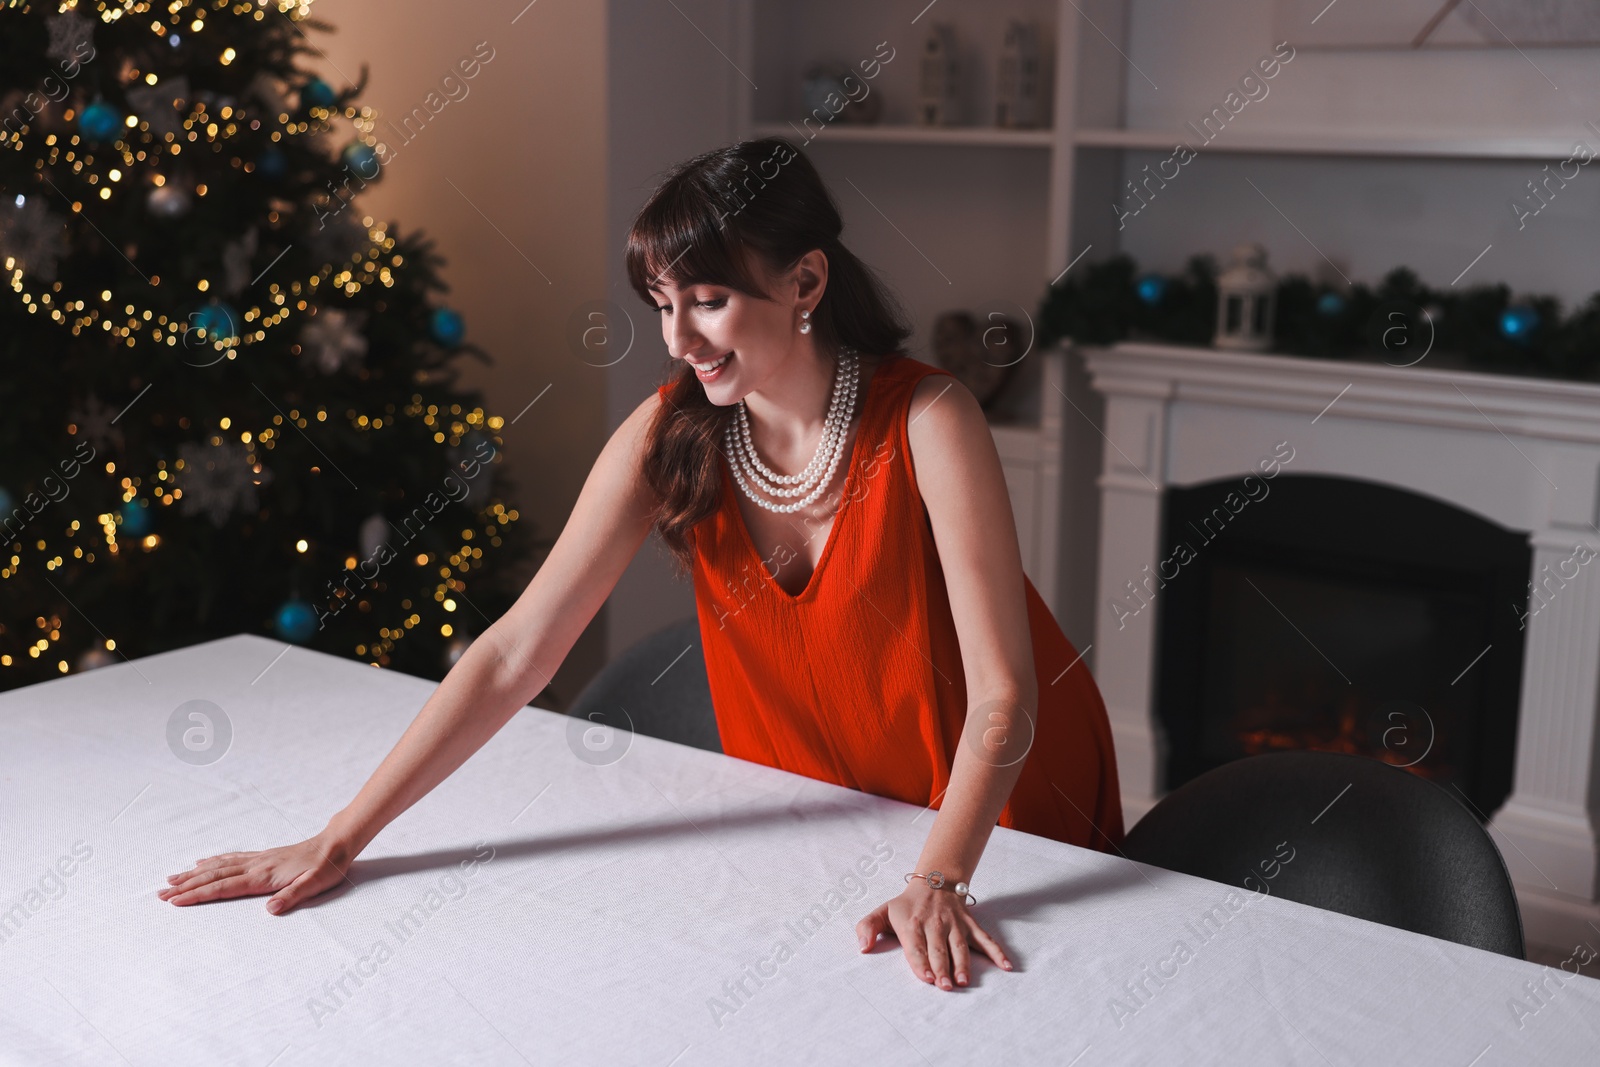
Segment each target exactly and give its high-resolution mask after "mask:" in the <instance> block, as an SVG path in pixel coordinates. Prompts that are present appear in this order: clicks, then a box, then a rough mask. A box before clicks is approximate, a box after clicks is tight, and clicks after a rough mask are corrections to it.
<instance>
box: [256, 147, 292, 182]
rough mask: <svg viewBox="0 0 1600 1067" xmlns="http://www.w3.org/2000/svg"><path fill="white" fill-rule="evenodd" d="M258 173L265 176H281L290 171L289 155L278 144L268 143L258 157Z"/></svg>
mask: <svg viewBox="0 0 1600 1067" xmlns="http://www.w3.org/2000/svg"><path fill="white" fill-rule="evenodd" d="M256 173H257V174H259V175H261V176H262V177H263V178H272V179H278V178H281V177H283V176H284V175H285V174H287V173H289V157H288V156H286V155H284V154H283V149H281V148H279V147H278V146H277V145H268V146H267V147H266V148H264V149H262V150H261V155H259V156H257V157H256Z"/></svg>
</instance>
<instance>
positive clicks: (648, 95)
mask: <svg viewBox="0 0 1600 1067" xmlns="http://www.w3.org/2000/svg"><path fill="white" fill-rule="evenodd" d="M607 6H608V8H609V12H610V17H609V24H608V32H607V48H606V52H607V56H608V62H609V83H610V84H609V93H610V96H609V99H608V101H607V107H606V113H605V121H606V123H607V130H606V154H607V158H608V161H609V186H608V188H607V190H606V236H605V262H604V267H605V279H606V288H605V296H606V298H607V299H609V300H611V301H613V302H614V304H615V305H616V306H617V307H618V308H619V309H620V310H621V312H622V317H621V319H620V320H618V321H613V322H612V323H611V327H612V330H611V332H612V336H613V337H618V336H620V331H624V330H627V329H630V328H631V329H632V331H633V336H634V344H633V348H632V349H631V350H630V351H629V353H628V355H627V356H626V357H624V358H623V359H622V360H621V361H620V362H618V363H617V364H616V365H615V366H613V367H611V368H610V369H609V371H607V372H606V373H607V375H608V381H607V420H606V426H607V430H608V433H609V431H610V430H613V429H615V428H616V427H617V426H618V425H620V424H621V423H622V420H623V419H625V418H627V416H628V413H629V412H631V411H632V410H633V409H634V408H635V407H637V406H638V405H639V402H640V401H642V400H643V399H644V398H645V397H646V396H648V395H649V394H650V391H651V390H652V389H653V388H654V387H655V383H657V382H658V381H660V380H661V378H662V376H663V375H664V373H665V371H666V368H667V365H668V362H669V357H668V355H667V347H666V343H665V342H664V341H663V340H662V339H661V324H660V321H659V320H658V319H657V317H656V316H655V315H654V314H653V313H651V312H649V311H647V310H646V309H645V307H644V304H643V302H642V301H640V299H639V297H638V296H637V295H636V294H635V293H634V291H633V288H632V287H631V286H629V285H628V281H627V276H626V275H625V274H624V272H623V269H622V250H623V244H624V242H625V241H626V240H627V235H628V227H629V225H630V224H631V223H632V221H633V217H634V215H635V214H636V213H637V212H638V210H639V208H640V207H642V206H643V205H644V202H645V200H646V199H648V197H649V195H650V192H651V190H652V189H653V188H654V187H655V185H656V183H657V182H659V181H660V179H661V178H663V177H665V174H666V172H667V170H668V169H670V168H671V167H672V165H673V164H674V163H677V162H678V161H679V160H681V159H685V158H688V157H689V156H692V155H694V154H695V153H697V152H702V151H705V150H706V149H709V148H714V147H716V146H717V145H720V144H723V143H725V142H727V141H731V140H733V139H734V137H735V136H736V135H737V134H736V130H735V127H734V121H735V117H734V113H733V104H734V99H735V97H734V91H733V85H732V79H734V78H737V77H739V74H738V72H737V71H736V70H734V68H733V67H732V66H731V65H730V64H729V63H728V61H727V60H726V59H724V58H723V56H722V55H720V54H718V51H717V49H719V48H720V49H721V50H722V52H724V53H727V54H728V55H729V56H732V55H733V54H734V53H735V52H736V51H737V49H736V47H735V45H734V39H735V37H736V36H737V35H736V34H735V32H734V31H735V24H734V18H735V7H736V5H734V4H733V3H731V2H729V0H674V2H673V3H671V4H664V3H659V2H656V0H610V2H609V4H608V5H607ZM708 37H709V38H710V40H709V41H708V40H707V38H708ZM712 42H715V47H713V44H712ZM694 611H695V603H694V590H693V588H692V587H691V586H690V585H689V583H688V581H687V580H684V581H678V580H676V579H675V578H674V576H673V573H672V568H671V564H670V563H669V561H668V558H667V555H666V549H665V547H664V546H662V544H661V542H660V540H659V539H658V538H657V537H656V536H655V535H654V534H651V535H650V538H649V539H648V540H647V541H646V542H645V544H644V547H643V548H641V549H640V550H639V553H638V555H637V556H636V557H634V560H633V563H632V564H631V565H630V566H629V567H628V569H627V571H626V572H625V573H624V574H623V576H622V579H621V580H620V581H619V582H618V583H617V587H616V589H615V590H614V591H613V592H612V594H611V599H610V601H609V602H608V603H607V605H606V609H605V616H606V635H607V643H608V648H609V654H610V655H612V656H615V655H617V654H618V653H620V652H621V651H622V650H623V649H625V648H627V647H628V646H629V645H631V644H633V643H634V642H635V641H637V640H639V639H640V638H641V637H644V636H645V635H646V634H649V633H651V632H653V631H654V630H657V629H659V628H661V627H662V626H664V625H666V624H667V623H669V622H673V621H674V620H677V619H682V618H686V617H688V616H691V615H693V614H694Z"/></svg>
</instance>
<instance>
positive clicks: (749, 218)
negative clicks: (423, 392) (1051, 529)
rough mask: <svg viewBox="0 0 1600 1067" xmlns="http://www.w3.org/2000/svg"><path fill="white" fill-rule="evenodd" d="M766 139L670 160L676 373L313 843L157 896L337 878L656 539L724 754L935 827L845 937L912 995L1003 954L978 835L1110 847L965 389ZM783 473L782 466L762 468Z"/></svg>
mask: <svg viewBox="0 0 1600 1067" xmlns="http://www.w3.org/2000/svg"><path fill="white" fill-rule="evenodd" d="M841 228H842V222H841V220H840V217H839V212H838V208H837V206H836V205H835V203H834V201H833V199H832V197H831V196H830V194H829V193H828V191H827V189H826V187H825V186H824V185H823V183H822V181H821V178H820V177H819V176H818V174H817V172H816V170H815V169H814V168H813V167H812V165H811V164H810V162H809V161H808V160H807V159H806V158H805V157H804V156H803V155H801V154H800V153H799V152H798V151H797V150H796V149H795V148H794V146H793V145H791V144H790V143H789V142H788V141H786V140H784V139H782V138H767V139H763V140H759V141H746V142H741V143H738V144H734V145H731V146H728V147H725V148H721V149H718V150H715V151H712V152H708V153H705V154H703V155H700V156H697V157H695V158H693V159H690V160H688V161H687V162H685V163H683V164H680V165H679V166H678V167H677V168H676V169H675V170H674V171H673V172H672V174H671V175H670V176H669V177H668V178H667V180H666V181H665V182H663V183H662V185H661V186H660V187H659V188H658V189H657V190H656V192H655V193H654V194H653V195H652V196H651V198H650V200H649V202H648V203H646V204H645V206H644V207H643V208H642V209H641V211H640V212H639V215H638V217H637V218H636V220H635V222H634V225H633V228H632V231H631V233H630V235H629V242H628V248H627V252H626V262H627V269H628V273H629V277H630V280H631V281H632V284H633V286H634V288H635V290H636V291H637V292H638V293H639V295H640V297H641V298H643V299H644V300H645V301H646V302H647V303H648V304H649V305H650V307H651V308H653V309H654V310H655V311H656V312H657V313H658V314H659V315H660V316H661V334H662V339H663V340H664V341H665V342H666V346H667V350H668V352H669V353H670V354H671V356H672V358H673V359H674V360H677V361H678V362H679V363H680V364H681V366H680V367H679V369H678V370H677V371H676V372H674V374H673V376H672V379H671V380H670V381H669V382H667V383H666V384H664V385H662V386H660V387H659V388H658V389H657V390H656V391H655V392H654V393H652V394H651V395H650V396H649V397H648V398H646V400H645V401H644V402H643V403H641V404H640V405H639V406H638V407H637V408H635V409H634V411H633V413H632V414H631V415H630V416H629V417H628V418H627V419H626V420H624V422H623V424H622V425H621V426H620V427H619V428H618V429H617V431H616V432H615V433H614V434H613V435H612V437H611V439H610V441H609V442H608V443H607V444H606V446H605V448H604V449H602V451H601V454H600V457H599V459H598V460H597V461H596V462H595V465H594V469H593V470H592V472H591V473H590V475H589V478H588V479H587V481H586V482H585V484H584V488H583V490H582V492H581V493H580V495H579V498H578V502H577V504H576V506H575V507H574V509H573V512H572V516H571V518H570V519H569V520H568V522H567V525H566V527H565V528H564V529H563V530H562V533H561V535H560V537H559V538H558V540H557V541H556V544H555V545H554V547H553V548H552V550H551V553H550V556H549V558H548V560H547V561H546V562H545V564H544V565H543V567H541V568H540V570H539V572H538V573H537V575H535V577H534V579H533V580H532V582H530V583H529V585H528V588H527V590H526V591H524V593H523V594H522V596H521V597H520V598H519V599H518V601H517V602H516V604H514V605H513V606H512V608H511V610H510V611H508V612H507V613H506V614H505V616H504V617H503V618H501V619H500V620H499V621H497V622H496V623H495V624H494V625H493V626H491V627H490V628H489V629H488V630H487V631H486V632H485V634H484V638H485V639H483V640H478V641H475V642H473V644H472V645H471V646H470V647H469V648H468V649H467V651H466V653H465V654H463V655H462V657H461V659H460V660H459V661H458V662H457V664H456V665H455V667H453V668H452V669H451V671H450V673H449V674H448V675H447V676H446V678H445V679H444V681H443V682H442V683H441V684H440V686H439V688H438V690H437V691H436V692H435V693H434V694H433V696H432V697H430V698H429V700H428V702H427V704H426V705H425V706H424V707H423V709H422V710H421V711H420V712H419V713H418V715H417V717H416V719H415V721H413V722H412V724H411V725H410V727H409V728H408V729H407V730H406V732H405V734H404V736H402V737H401V739H400V740H399V742H397V743H396V745H395V747H394V749H393V751H391V752H390V753H389V755H388V756H387V757H386V758H385V759H384V761H383V762H382V764H381V765H380V766H379V767H378V769H377V770H376V771H375V772H374V773H373V775H372V777H371V779H370V780H369V781H368V782H367V783H366V784H365V785H364V786H363V787H362V789H361V791H360V792H359V793H358V794H357V796H356V798H355V799H354V800H353V801H352V802H351V803H350V805H349V806H348V807H346V808H345V809H344V810H342V811H340V812H339V813H338V814H336V815H335V816H334V817H333V818H332V819H331V820H330V821H329V823H328V826H327V827H326V828H325V829H324V830H323V831H322V832H321V833H319V834H317V835H316V836H315V837H313V838H311V839H309V840H307V841H303V842H300V843H299V844H296V845H290V846H286V847H282V848H274V849H267V850H265V851H261V852H243V853H228V854H225V855H221V856H213V857H211V858H209V859H206V860H202V861H200V863H198V864H197V865H196V866H195V867H194V868H193V869H192V870H190V871H187V872H184V873H182V874H177V875H173V876H172V877H171V878H170V879H169V881H170V882H171V883H172V884H171V886H170V887H169V888H167V889H165V890H163V891H162V893H161V896H162V898H163V899H167V900H170V901H172V902H173V903H174V904H194V903H199V902H201V901H207V900H216V899H223V898H227V897H236V896H245V895H251V894H261V893H272V894H274V895H273V896H272V899H271V900H269V901H268V903H267V910H268V911H269V912H272V913H273V914H282V913H283V912H285V911H288V910H289V909H290V908H292V907H294V906H295V905H297V904H299V903H300V902H301V901H303V900H306V899H307V898H309V897H312V896H314V895H316V894H317V893H320V892H322V891H323V890H325V889H329V888H331V887H333V886H334V885H337V884H338V883H339V882H341V881H342V880H343V879H344V875H345V871H346V870H347V869H348V868H349V866H350V864H351V863H352V862H353V861H354V860H355V857H356V856H357V855H359V854H360V853H361V851H362V850H363V849H364V848H365V847H366V846H367V844H368V843H369V842H370V841H371V840H372V839H373V838H374V837H375V836H376V835H377V833H378V831H379V830H380V829H381V828H382V827H383V826H385V825H386V824H387V823H388V822H390V821H391V820H392V819H394V818H395V817H396V816H397V815H399V814H400V813H401V812H403V811H405V810H406V809H407V808H409V807H410V806H411V805H412V804H413V803H415V802H416V801H417V800H419V799H420V798H421V797H423V796H424V795H426V794H427V793H428V791H429V790H431V789H432V788H433V787H434V786H436V785H437V784H438V783H439V782H440V781H442V780H443V779H444V778H445V777H447V776H448V775H449V774H450V773H451V772H452V771H454V770H455V769H456V768H457V767H458V766H460V765H461V763H462V762H464V761H465V760H466V759H467V757H469V756H470V755H471V754H472V753H473V752H476V751H477V750H478V749H479V748H480V747H481V746H482V745H483V744H484V743H485V742H486V741H487V740H488V739H489V738H490V737H492V736H493V735H494V734H495V732H496V731H497V730H499V728H500V727H501V726H503V725H504V724H505V723H506V722H507V721H508V720H509V719H510V718H511V716H512V715H514V714H515V713H516V712H517V710H518V709H520V708H521V707H523V706H524V705H525V704H526V703H527V702H528V700H529V699H531V698H532V697H533V696H534V695H536V694H537V693H538V692H540V691H541V690H542V689H543V688H544V686H545V684H546V683H547V681H548V679H549V677H550V676H551V675H553V674H554V673H555V671H556V669H557V667H559V666H560V664H561V662H562V660H563V659H564V658H565V657H566V655H567V653H568V651H569V650H570V649H571V648H572V645H573V643H574V642H575V641H576V640H577V638H578V635H579V634H580V633H581V632H582V630H583V629H584V627H585V626H587V625H588V623H589V621H590V620H591V619H592V618H593V617H594V614H595V612H596V611H598V610H599V607H600V604H601V603H602V602H603V601H604V600H605V598H606V597H607V596H608V595H609V593H610V592H611V589H612V587H613V586H614V585H615V583H616V581H617V578H618V577H619V576H620V575H621V573H622V571H623V569H624V568H625V567H626V566H627V565H628V563H629V561H630V560H631V559H632V558H633V556H634V554H635V552H637V551H638V549H639V546H640V545H641V544H642V543H643V542H644V540H645V538H646V536H647V535H648V534H649V533H650V531H651V530H652V529H654V530H656V532H657V533H658V534H659V535H660V537H661V539H662V541H663V542H664V543H665V544H666V546H667V547H668V548H669V549H670V550H671V551H672V553H673V556H674V558H675V560H676V561H677V563H678V564H679V566H680V568H682V569H683V570H687V571H688V572H690V573H691V574H692V577H693V582H694V590H695V601H696V609H697V612H698V615H699V621H700V631H701V635H702V643H703V646H704V653H705V659H706V667H707V672H708V675H709V678H710V683H711V693H712V701H713V706H714V710H715V715H716V720H717V728H718V732H719V734H720V735H721V739H722V745H723V750H724V751H725V752H726V753H728V754H729V755H732V756H737V757H741V758H744V759H749V760H753V761H756V762H760V763H765V764H768V765H770V766H775V767H780V768H783V769H785V770H790V771H794V772H796V773H800V774H806V775H809V776H811V777H814V778H820V779H823V780H826V781H831V782H834V783H836V784H839V785H845V786H849V787H851V788H855V789H860V790H863V791H866V792H871V793H875V794H878V795H882V796H889V797H894V798H897V799H900V800H904V801H908V802H911V803H915V804H922V805H926V806H928V807H929V808H933V809H937V811H938V814H937V815H936V817H935V818H934V819H933V825H932V828H931V830H930V832H929V834H928V838H927V841H926V843H925V845H924V847H923V850H922V854H921V856H920V858H919V860H918V862H917V865H916V868H915V870H913V871H907V872H906V873H905V880H906V887H905V889H904V891H903V892H901V893H900V894H899V895H897V896H896V897H894V898H893V899H892V900H889V901H886V902H884V903H883V904H881V905H880V906H879V907H877V908H876V909H875V910H873V911H872V912H871V913H870V914H868V915H867V916H865V917H863V918H862V919H861V921H860V922H859V923H858V924H857V926H856V932H857V936H858V939H859V941H860V943H861V948H862V951H864V952H865V951H869V950H870V949H871V948H872V946H873V944H874V943H875V942H876V940H877V938H878V936H879V935H880V934H882V935H886V936H893V937H895V938H897V939H898V941H899V942H900V945H901V948H902V950H903V952H904V953H905V957H906V960H907V962H908V963H909V965H910V966H911V968H912V971H913V973H915V974H916V975H917V976H918V977H919V978H921V979H922V980H923V981H924V982H928V983H931V984H936V985H938V986H939V988H942V989H952V988H953V987H954V986H955V985H966V984H967V982H968V976H969V971H970V948H969V942H972V943H976V944H977V946H978V947H979V948H980V949H981V950H982V951H983V952H984V953H985V954H986V955H987V956H988V957H989V958H990V959H992V960H993V961H994V962H995V963H996V964H998V965H999V966H1001V967H1003V968H1006V969H1010V967H1011V963H1010V961H1009V960H1008V959H1007V957H1006V954H1005V952H1004V950H1003V949H1002V948H1001V946H1000V945H999V943H998V942H997V941H996V940H995V939H994V938H993V937H992V936H991V935H990V934H989V933H988V932H987V931H986V930H984V929H983V928H982V927H981V926H980V925H979V924H978V922H977V921H976V920H975V919H974V918H973V916H972V914H971V912H970V911H969V910H968V909H969V905H970V904H971V903H973V902H974V899H973V895H972V894H970V893H968V892H967V891H966V884H965V883H967V882H970V881H971V880H972V878H973V875H974V874H975V872H976V869H977V865H978V859H979V856H980V855H981V854H982V852H983V848H984V845H985V844H986V843H987V841H988V838H989V834H990V831H991V829H992V828H993V827H994V826H995V825H996V824H997V823H998V824H999V825H1001V826H1007V827H1011V828H1014V829H1018V830H1022V831H1025V832H1030V833H1036V834H1041V835H1044V836H1048V837H1053V838H1056V839H1058V840H1062V841H1068V842H1071V843H1073V844H1077V845H1082V846H1084V847H1088V848H1095V849H1100V850H1109V849H1111V848H1114V847H1115V846H1116V845H1118V844H1119V843H1120V842H1121V839H1122V833H1123V827H1122V809H1121V804H1120V801H1119V799H1118V789H1117V775H1116V762H1115V759H1114V756H1113V753H1112V747H1111V733H1110V728H1109V725H1108V723H1107V719H1106V713H1105V707H1104V705H1103V704H1102V702H1101V699H1100V694H1099V692H1098V690H1097V689H1096V687H1095V684H1094V681H1093V679H1092V678H1091V677H1090V676H1089V673H1088V670H1087V668H1086V667H1084V666H1083V665H1082V664H1081V663H1079V662H1078V659H1079V657H1078V653H1077V651H1076V650H1075V649H1074V648H1073V647H1072V645H1071V644H1070V643H1069V642H1068V641H1067V639H1066V637H1065V636H1064V635H1063V634H1062V632H1061V629H1060V627H1059V626H1058V625H1057V624H1056V621H1055V619H1054V618H1053V617H1052V615H1051V614H1050V611H1049V609H1048V608H1047V607H1046V606H1045V604H1044V602H1043V600H1042V599H1041V598H1040V597H1039V594H1038V592H1037V591H1036V590H1035V589H1034V587H1033V584H1032V582H1030V581H1029V580H1028V579H1027V578H1026V577H1025V576H1024V574H1023V572H1022V565H1021V558H1020V553H1019V550H1018V545H1017V534H1016V529H1015V526H1014V524H1013V520H1012V516H1011V505H1010V500H1009V498H1008V496H1007V493H1006V488H1005V481H1004V477H1003V475H1002V472H1001V468H1000V462H999V458H998V455H997V454H996V451H995V447H994V440H993V437H992V436H991V435H990V432H989V428H988V424H987V422H986V421H985V419H984V415H983V412H982V410H981V408H980V407H979V405H978V403H977V401H976V399H975V398H974V397H973V395H972V394H971V393H970V392H969V391H968V390H967V389H965V388H964V387H962V386H961V385H959V384H957V383H956V382H955V380H954V378H952V377H951V376H950V375H949V374H948V373H947V372H945V371H942V370H940V369H938V368H936V367H933V366H930V365H929V364H927V363H923V362H921V361H918V360H915V359H912V358H911V357H909V356H905V355H903V354H901V352H900V347H901V345H902V344H903V343H904V341H905V340H906V339H907V337H908V336H909V335H910V331H909V330H908V329H907V328H906V327H905V325H904V324H903V323H902V322H901V320H900V319H899V318H898V317H897V315H896V313H895V312H893V311H891V302H890V299H889V297H888V296H887V294H886V293H885V292H884V291H883V289H882V287H881V286H880V284H879V283H878V282H877V280H876V279H875V278H874V276H873V275H872V274H871V272H870V271H868V269H867V268H866V267H865V266H864V265H863V264H862V263H861V262H860V261H859V260H857V259H856V258H855V256H853V255H852V254H851V253H850V252H849V251H848V250H847V249H845V247H844V246H843V245H842V244H840V242H839V233H840V230H841ZM785 472H787V473H785Z"/></svg>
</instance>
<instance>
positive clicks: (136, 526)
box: [122, 500, 150, 537]
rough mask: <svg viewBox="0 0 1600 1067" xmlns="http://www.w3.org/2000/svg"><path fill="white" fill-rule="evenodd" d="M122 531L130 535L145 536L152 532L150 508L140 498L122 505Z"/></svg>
mask: <svg viewBox="0 0 1600 1067" xmlns="http://www.w3.org/2000/svg"><path fill="white" fill-rule="evenodd" d="M122 532H123V533H124V534H127V535H128V536H129V537H143V536H144V535H145V534H147V533H149V532H150V508H149V506H148V505H146V504H144V503H142V502H141V501H138V500H130V501H128V502H127V503H126V504H124V505H122Z"/></svg>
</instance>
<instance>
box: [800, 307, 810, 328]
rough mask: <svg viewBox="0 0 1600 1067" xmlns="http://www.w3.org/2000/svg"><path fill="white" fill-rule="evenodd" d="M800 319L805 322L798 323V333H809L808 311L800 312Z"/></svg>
mask: <svg viewBox="0 0 1600 1067" xmlns="http://www.w3.org/2000/svg"><path fill="white" fill-rule="evenodd" d="M800 318H802V319H804V320H806V321H804V322H801V323H800V332H801V333H810V332H811V321H810V319H811V312H810V311H802V312H800Z"/></svg>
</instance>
